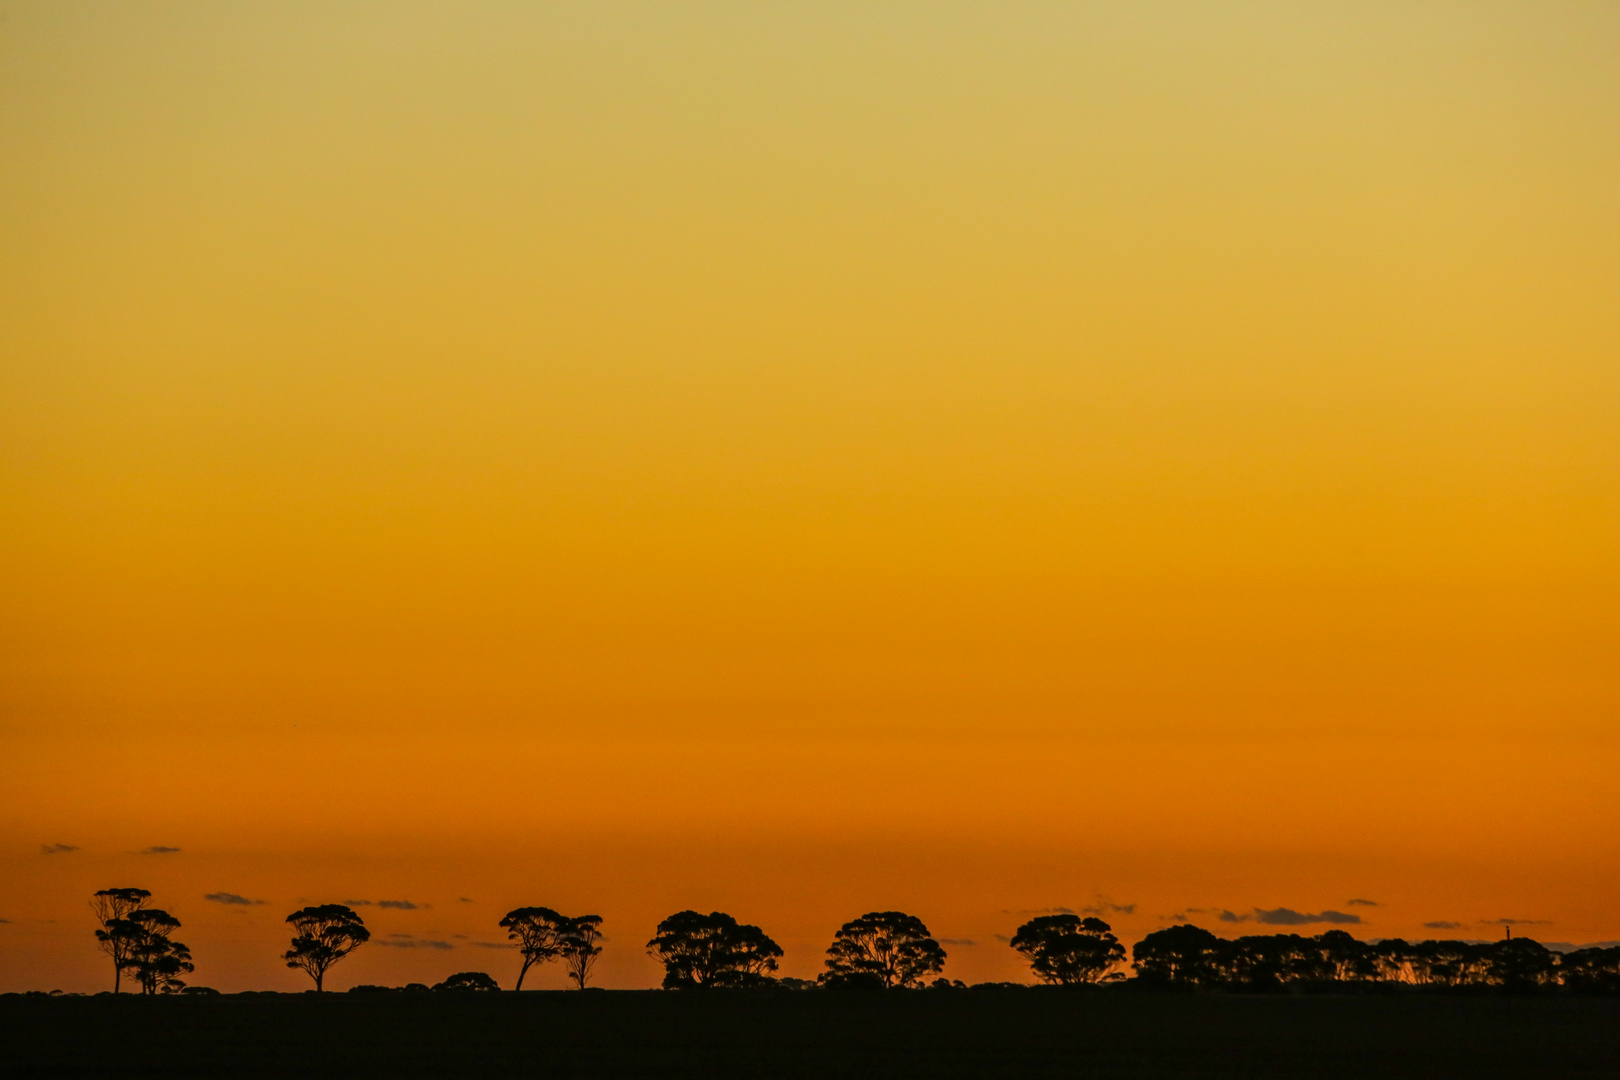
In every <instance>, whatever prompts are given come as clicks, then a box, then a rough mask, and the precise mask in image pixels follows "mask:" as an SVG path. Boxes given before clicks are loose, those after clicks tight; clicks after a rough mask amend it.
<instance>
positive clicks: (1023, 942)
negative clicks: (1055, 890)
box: [1010, 914, 1125, 986]
mask: <svg viewBox="0 0 1620 1080" xmlns="http://www.w3.org/2000/svg"><path fill="white" fill-rule="evenodd" d="M1010 944H1011V945H1012V947H1013V949H1014V950H1015V951H1016V952H1017V953H1018V954H1019V955H1020V956H1022V957H1023V958H1024V959H1025V960H1028V961H1029V967H1030V970H1031V971H1033V972H1034V973H1035V977H1036V978H1037V979H1039V980H1041V981H1042V982H1046V983H1056V984H1058V985H1059V986H1082V985H1085V984H1087V983H1094V982H1097V981H1099V980H1101V979H1102V978H1103V977H1104V976H1105V975H1107V974H1108V973H1109V971H1111V970H1112V969H1113V968H1114V966H1115V965H1116V964H1118V963H1119V962H1120V961H1121V960H1124V959H1125V946H1123V945H1121V944H1120V943H1119V939H1118V938H1116V937H1115V936H1114V932H1113V928H1112V927H1110V926H1109V925H1108V924H1107V923H1105V922H1103V921H1102V920H1101V919H1097V918H1092V917H1089V916H1088V917H1087V918H1084V919H1082V918H1081V917H1080V916H1078V915H1067V914H1065V915H1041V916H1038V917H1036V918H1033V919H1031V920H1029V922H1027V923H1025V924H1024V925H1023V926H1020V927H1019V928H1018V932H1017V933H1016V934H1014V935H1013V939H1012V941H1011V943H1010Z"/></svg>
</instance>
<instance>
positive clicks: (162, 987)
mask: <svg viewBox="0 0 1620 1080" xmlns="http://www.w3.org/2000/svg"><path fill="white" fill-rule="evenodd" d="M178 929H180V920H179V919H177V918H175V917H174V916H173V915H170V914H169V913H168V912H167V911H162V910H160V909H158V908H138V909H136V910H135V911H132V912H130V913H129V918H127V919H115V920H114V921H113V923H112V933H113V935H115V936H116V937H117V938H119V939H121V941H122V943H123V946H124V949H125V958H124V967H125V969H126V970H128V971H129V972H130V973H131V974H132V975H134V976H135V979H136V981H137V982H139V983H140V984H141V993H143V994H173V993H178V992H179V991H180V990H183V989H184V988H185V985H186V984H185V983H184V982H183V981H181V979H180V976H181V975H186V974H190V973H191V972H192V971H194V970H196V969H195V967H194V966H193V965H192V963H191V950H190V949H188V948H186V947H185V945H183V944H181V943H180V942H178V941H174V940H173V939H172V938H171V937H170V935H172V934H173V933H174V932H175V931H176V930H178Z"/></svg>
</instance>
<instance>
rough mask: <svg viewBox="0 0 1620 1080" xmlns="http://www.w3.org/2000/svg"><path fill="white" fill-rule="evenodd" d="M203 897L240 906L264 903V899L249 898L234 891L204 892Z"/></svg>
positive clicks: (217, 902) (218, 902)
mask: <svg viewBox="0 0 1620 1080" xmlns="http://www.w3.org/2000/svg"><path fill="white" fill-rule="evenodd" d="M203 899H204V900H212V901H213V902H214V903H216V904H235V905H240V906H252V905H253V904H262V903H264V901H263V900H249V899H248V898H247V897H245V896H238V895H236V894H235V893H233V892H211V893H204V894H203Z"/></svg>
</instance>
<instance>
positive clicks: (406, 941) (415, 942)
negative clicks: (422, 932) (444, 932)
mask: <svg viewBox="0 0 1620 1080" xmlns="http://www.w3.org/2000/svg"><path fill="white" fill-rule="evenodd" d="M372 940H373V941H374V942H375V943H376V944H378V945H390V946H393V947H394V948H396V949H453V948H455V946H454V945H452V944H450V943H449V942H448V941H438V940H430V939H428V938H419V937H413V936H411V935H410V934H389V935H388V936H387V937H385V938H373V939H372Z"/></svg>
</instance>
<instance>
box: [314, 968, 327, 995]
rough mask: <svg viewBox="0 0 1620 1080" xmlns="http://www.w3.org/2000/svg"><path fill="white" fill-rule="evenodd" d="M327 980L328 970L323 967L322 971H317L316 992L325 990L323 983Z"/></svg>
mask: <svg viewBox="0 0 1620 1080" xmlns="http://www.w3.org/2000/svg"><path fill="white" fill-rule="evenodd" d="M325 981H326V971H325V970H324V969H322V970H321V971H317V972H316V973H315V992H316V993H317V994H319V993H322V992H323V991H322V987H321V983H323V982H325Z"/></svg>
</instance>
